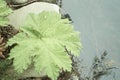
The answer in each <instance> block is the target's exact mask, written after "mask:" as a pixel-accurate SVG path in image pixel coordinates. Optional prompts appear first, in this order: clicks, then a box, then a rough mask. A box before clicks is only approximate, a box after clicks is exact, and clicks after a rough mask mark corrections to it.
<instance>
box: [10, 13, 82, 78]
mask: <svg viewBox="0 0 120 80" xmlns="http://www.w3.org/2000/svg"><path fill="white" fill-rule="evenodd" d="M20 29H21V30H22V32H20V33H18V34H17V35H15V36H14V37H13V38H11V39H10V40H9V41H8V45H12V44H14V43H17V44H18V45H17V46H15V47H14V48H13V49H12V50H11V52H10V57H9V59H12V58H14V61H13V66H14V67H15V70H17V71H18V72H21V73H22V72H23V70H25V69H27V68H28V66H29V65H30V64H31V63H32V61H33V62H34V66H35V70H36V71H37V72H41V71H43V70H44V72H45V73H46V74H47V75H48V76H49V77H50V78H51V79H52V80H57V77H58V75H59V72H60V71H61V69H63V70H64V71H65V70H67V71H71V68H72V65H71V63H72V61H71V59H70V56H69V55H68V54H67V52H66V51H65V47H66V48H67V50H68V51H71V53H72V54H73V55H75V56H78V55H79V50H80V49H81V42H80V38H79V32H77V31H74V29H73V26H72V25H71V24H70V21H69V20H68V19H61V15H60V14H58V13H56V12H42V13H39V14H32V13H31V14H29V15H28V17H27V19H26V22H25V24H24V25H23V26H22V27H21V28H20Z"/></svg>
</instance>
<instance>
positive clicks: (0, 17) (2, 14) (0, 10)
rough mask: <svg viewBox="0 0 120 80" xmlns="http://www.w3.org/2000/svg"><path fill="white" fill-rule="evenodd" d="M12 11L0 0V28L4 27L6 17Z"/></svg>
mask: <svg viewBox="0 0 120 80" xmlns="http://www.w3.org/2000/svg"><path fill="white" fill-rule="evenodd" d="M11 12H12V10H11V9H10V8H9V7H8V6H7V4H6V2H5V0H0V26H6V25H7V24H8V19H7V16H8V15H9V14H10V13H11Z"/></svg>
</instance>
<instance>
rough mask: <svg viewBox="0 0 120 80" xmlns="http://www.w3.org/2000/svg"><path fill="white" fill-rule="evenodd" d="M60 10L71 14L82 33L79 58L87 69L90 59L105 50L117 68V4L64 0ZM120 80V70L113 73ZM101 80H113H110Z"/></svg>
mask: <svg viewBox="0 0 120 80" xmlns="http://www.w3.org/2000/svg"><path fill="white" fill-rule="evenodd" d="M62 8H63V9H64V10H65V11H66V12H67V13H69V14H70V16H71V18H72V20H73V22H74V23H73V24H74V26H75V29H76V30H79V31H80V32H81V41H82V44H83V49H82V51H81V54H80V58H81V59H84V64H85V65H87V66H90V65H91V63H92V60H93V57H94V56H96V55H98V56H99V55H101V54H102V53H103V52H104V51H105V50H106V51H107V52H108V53H109V54H108V57H109V58H110V59H112V60H113V61H114V65H115V66H117V67H118V68H120V0H63V6H62ZM115 73H116V80H120V70H115ZM101 80H113V78H112V77H111V76H107V77H103V78H101Z"/></svg>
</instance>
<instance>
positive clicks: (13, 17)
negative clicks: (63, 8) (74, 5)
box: [8, 2, 59, 28]
mask: <svg viewBox="0 0 120 80" xmlns="http://www.w3.org/2000/svg"><path fill="white" fill-rule="evenodd" d="M42 11H56V12H58V13H59V7H58V6H57V5H55V4H50V3H46V2H34V3H32V4H29V5H27V6H24V7H22V8H20V9H18V10H15V11H14V12H13V13H12V14H10V15H9V16H8V19H9V20H10V22H9V24H11V25H13V26H14V27H16V28H19V27H20V26H22V25H23V24H24V22H25V19H26V16H27V15H28V14H29V13H35V14H38V13H41V12H42Z"/></svg>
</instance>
